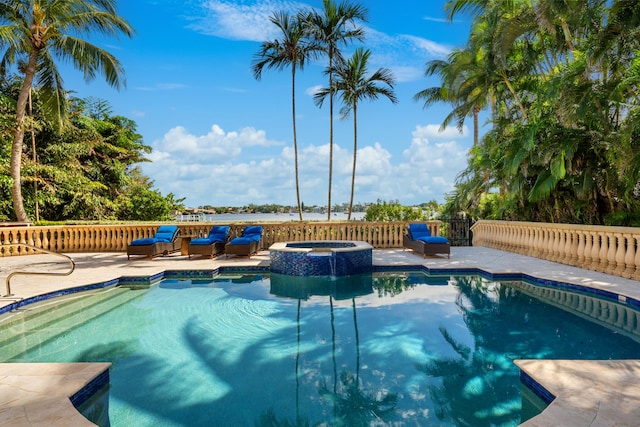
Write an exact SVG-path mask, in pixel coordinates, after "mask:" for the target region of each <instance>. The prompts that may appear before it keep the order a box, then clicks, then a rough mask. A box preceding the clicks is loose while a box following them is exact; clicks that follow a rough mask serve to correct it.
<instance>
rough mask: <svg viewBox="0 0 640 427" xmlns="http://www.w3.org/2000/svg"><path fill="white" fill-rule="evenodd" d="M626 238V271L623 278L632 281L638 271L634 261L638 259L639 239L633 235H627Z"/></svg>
mask: <svg viewBox="0 0 640 427" xmlns="http://www.w3.org/2000/svg"><path fill="white" fill-rule="evenodd" d="M638 237H640V236H638ZM625 238H626V239H627V252H626V254H625V257H624V265H625V269H624V271H623V272H622V277H626V278H627V279H631V278H632V277H633V273H634V272H635V270H636V267H635V264H634V261H635V258H636V245H637V243H638V238H637V237H636V236H633V235H632V234H625Z"/></svg>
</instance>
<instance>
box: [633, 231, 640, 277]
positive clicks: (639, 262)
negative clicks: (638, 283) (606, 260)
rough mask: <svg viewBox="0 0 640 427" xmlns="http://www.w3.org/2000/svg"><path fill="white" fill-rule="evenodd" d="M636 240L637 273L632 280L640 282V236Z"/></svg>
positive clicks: (635, 261)
mask: <svg viewBox="0 0 640 427" xmlns="http://www.w3.org/2000/svg"><path fill="white" fill-rule="evenodd" d="M635 240H636V258H635V260H634V261H633V263H634V264H635V271H634V273H633V275H632V278H633V279H635V280H640V235H636V236H635Z"/></svg>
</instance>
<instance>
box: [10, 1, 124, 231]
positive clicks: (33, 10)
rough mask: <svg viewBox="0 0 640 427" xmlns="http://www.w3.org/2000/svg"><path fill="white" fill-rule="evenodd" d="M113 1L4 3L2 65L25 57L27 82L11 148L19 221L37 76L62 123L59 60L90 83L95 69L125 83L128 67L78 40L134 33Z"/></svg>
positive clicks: (51, 109)
mask: <svg viewBox="0 0 640 427" xmlns="http://www.w3.org/2000/svg"><path fill="white" fill-rule="evenodd" d="M115 3H116V1H115V0H67V1H64V2H62V1H59V0H13V1H3V2H1V3H0V45H2V46H4V47H5V48H6V50H5V51H4V55H3V56H2V59H1V60H0V68H1V69H2V70H3V71H6V70H7V69H8V68H9V67H10V66H11V65H12V64H15V63H17V62H18V61H20V60H22V59H26V63H27V66H26V68H25V75H24V82H23V84H22V88H21V90H20V94H19V95H18V101H17V104H16V118H15V129H14V134H13V145H12V148H11V162H10V168H11V177H12V178H13V183H12V187H11V196H12V199H13V205H14V210H15V214H16V219H17V220H18V221H20V222H28V220H29V218H28V216H27V213H26V211H25V209H24V205H23V199H22V183H21V180H20V170H21V160H22V146H23V142H24V131H25V129H24V128H25V114H26V108H27V101H28V99H29V93H30V91H31V88H32V86H33V84H34V80H35V82H36V84H37V85H38V86H40V90H41V93H42V95H43V97H44V99H43V100H44V105H45V107H46V110H47V111H48V113H49V114H50V115H52V116H55V117H56V118H57V119H58V120H57V122H58V124H62V123H63V121H64V118H65V114H66V107H67V106H66V93H65V90H64V88H63V85H62V78H61V76H60V75H59V73H58V69H57V66H56V62H55V60H54V59H55V58H56V57H57V58H59V59H61V60H68V61H71V62H72V63H73V64H74V65H75V67H76V68H78V69H80V70H82V72H83V73H84V76H85V79H86V80H87V81H90V80H92V79H93V78H94V77H95V75H96V72H98V71H100V72H101V73H103V74H104V76H105V78H106V81H107V83H108V84H109V85H111V86H113V87H115V88H117V89H119V88H120V87H122V86H124V72H123V71H124V70H123V69H122V66H121V65H120V63H119V62H118V60H117V59H116V58H115V57H114V56H113V55H111V54H110V53H109V52H107V51H105V50H103V49H100V48H99V47H97V46H95V45H93V44H91V43H89V42H88V41H86V40H82V39H81V38H79V37H80V36H83V35H85V36H88V35H90V33H95V32H97V33H101V34H106V35H117V34H118V33H123V34H125V35H126V36H128V37H131V36H132V35H133V32H134V30H133V28H132V27H131V26H130V25H129V23H128V22H127V21H126V20H125V19H124V18H122V17H120V16H118V14H117V13H116V5H115Z"/></svg>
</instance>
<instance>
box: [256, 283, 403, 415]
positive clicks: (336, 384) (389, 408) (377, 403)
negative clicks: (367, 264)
mask: <svg viewBox="0 0 640 427" xmlns="http://www.w3.org/2000/svg"><path fill="white" fill-rule="evenodd" d="M301 302H302V300H301V299H298V310H297V316H296V323H297V346H298V348H297V353H296V363H295V376H296V421H295V422H294V421H292V420H289V419H286V418H283V419H278V417H277V415H276V414H275V412H274V411H273V409H272V408H270V409H269V410H267V411H266V412H264V413H262V415H261V416H260V418H259V420H258V421H257V422H256V425H257V426H272V427H275V426H278V427H288V426H298V427H300V426H309V425H311V424H310V422H309V420H308V419H307V418H305V417H301V416H300V406H299V405H300V375H299V368H300V353H301V352H300V335H301V333H300V332H301V326H300V313H301ZM351 305H352V307H353V325H354V331H355V342H356V372H355V375H354V374H353V373H352V372H350V371H348V370H344V371H342V372H341V373H340V381H338V369H337V360H336V333H335V332H336V330H335V316H334V306H333V297H332V296H329V307H330V312H331V339H332V343H331V349H332V355H331V356H332V361H333V387H332V389H331V390H329V387H328V386H327V383H326V381H325V380H321V381H320V387H319V390H318V392H319V394H320V396H322V398H323V399H324V400H326V401H328V402H330V403H331V404H332V405H333V412H334V418H335V419H334V420H333V421H332V422H330V423H329V425H347V426H365V425H370V424H371V421H373V420H384V419H385V418H387V417H388V416H390V415H393V413H394V411H395V408H396V403H397V400H398V398H397V394H395V393H383V392H374V393H368V392H365V391H363V390H362V389H361V388H362V387H361V381H360V338H359V333H358V316H357V310H356V300H355V298H352V299H351ZM377 396H381V397H380V398H378V397H377Z"/></svg>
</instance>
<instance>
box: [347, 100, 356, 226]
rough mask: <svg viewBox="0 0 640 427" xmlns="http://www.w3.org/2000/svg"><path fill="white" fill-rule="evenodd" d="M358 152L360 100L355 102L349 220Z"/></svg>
mask: <svg viewBox="0 0 640 427" xmlns="http://www.w3.org/2000/svg"><path fill="white" fill-rule="evenodd" d="M357 154H358V102H357V101H354V103H353V168H352V169H351V198H350V199H349V215H348V216H347V220H350V219H351V211H352V210H353V193H354V191H355V188H356V156H357Z"/></svg>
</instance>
